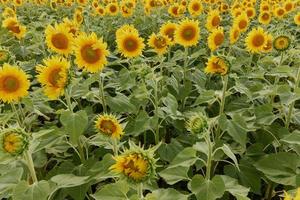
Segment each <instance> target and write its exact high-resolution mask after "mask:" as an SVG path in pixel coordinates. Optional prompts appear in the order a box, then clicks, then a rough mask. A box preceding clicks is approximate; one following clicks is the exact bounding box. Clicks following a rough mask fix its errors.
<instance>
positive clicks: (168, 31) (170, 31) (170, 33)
mask: <svg viewBox="0 0 300 200" xmlns="http://www.w3.org/2000/svg"><path fill="white" fill-rule="evenodd" d="M174 32H175V28H169V29H167V30H166V32H165V34H166V35H167V36H168V37H169V38H170V39H171V40H172V41H173V40H174Z"/></svg>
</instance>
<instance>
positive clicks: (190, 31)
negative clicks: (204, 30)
mask: <svg viewBox="0 0 300 200" xmlns="http://www.w3.org/2000/svg"><path fill="white" fill-rule="evenodd" d="M195 35H196V30H195V29H194V28H193V27H187V28H185V29H184V30H183V38H184V39H185V40H192V39H194V37H195Z"/></svg>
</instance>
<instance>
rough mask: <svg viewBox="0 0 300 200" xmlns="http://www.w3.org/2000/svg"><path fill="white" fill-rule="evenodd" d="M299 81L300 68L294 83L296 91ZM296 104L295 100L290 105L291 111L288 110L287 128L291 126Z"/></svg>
mask: <svg viewBox="0 0 300 200" xmlns="http://www.w3.org/2000/svg"><path fill="white" fill-rule="evenodd" d="M299 82H300V68H298V71H297V76H296V80H295V85H294V92H295V90H297V88H298V86H299ZM294 106H295V101H293V103H291V104H290V105H289V111H288V114H287V118H286V122H285V127H286V128H289V126H290V123H291V118H292V113H293V108H294Z"/></svg>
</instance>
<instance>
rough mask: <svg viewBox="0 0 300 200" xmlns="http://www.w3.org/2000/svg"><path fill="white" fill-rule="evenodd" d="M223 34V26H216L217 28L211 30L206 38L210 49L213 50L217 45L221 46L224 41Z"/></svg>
mask: <svg viewBox="0 0 300 200" xmlns="http://www.w3.org/2000/svg"><path fill="white" fill-rule="evenodd" d="M224 39H225V35H224V30H223V27H218V28H217V29H215V30H213V31H212V32H211V33H210V34H209V36H208V38H207V44H208V47H209V49H210V50H211V51H215V50H216V49H217V48H219V46H221V45H222V44H223V42H224Z"/></svg>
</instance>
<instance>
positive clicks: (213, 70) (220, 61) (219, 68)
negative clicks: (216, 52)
mask: <svg viewBox="0 0 300 200" xmlns="http://www.w3.org/2000/svg"><path fill="white" fill-rule="evenodd" d="M204 71H205V73H208V74H220V75H226V74H227V73H228V71H229V64H228V62H227V61H226V60H225V59H224V58H221V57H219V56H211V57H210V58H209V59H208V61H207V64H206V67H205V70H204Z"/></svg>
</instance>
